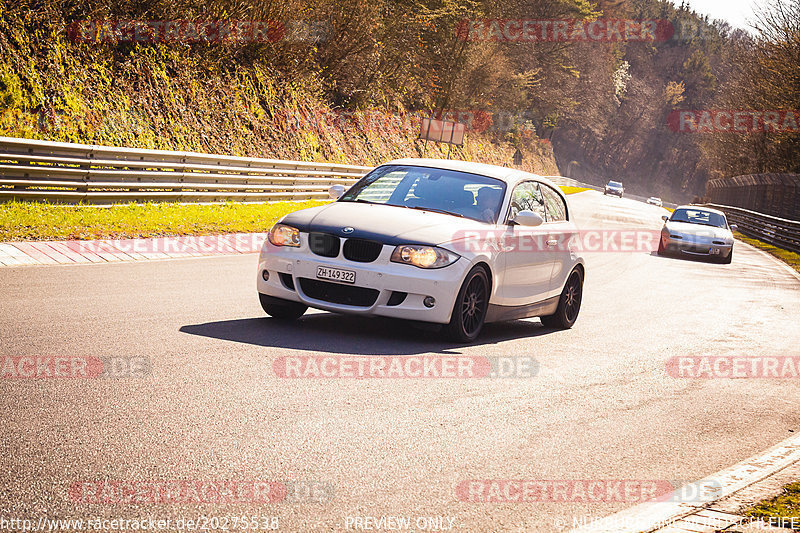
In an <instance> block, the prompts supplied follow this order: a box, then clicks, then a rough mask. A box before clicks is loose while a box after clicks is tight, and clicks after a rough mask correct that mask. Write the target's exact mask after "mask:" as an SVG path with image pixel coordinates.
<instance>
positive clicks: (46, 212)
mask: <svg viewBox="0 0 800 533" xmlns="http://www.w3.org/2000/svg"><path fill="white" fill-rule="evenodd" d="M324 203H325V202H322V201H306V202H278V203H272V204H237V203H227V204H220V205H191V204H176V203H146V204H123V205H115V206H112V207H92V206H86V205H57V204H46V203H38V202H17V201H11V202H6V203H3V204H0V241H23V240H26V241H37V240H65V239H80V240H87V239H106V238H109V239H124V238H141V237H160V236H167V235H170V236H173V235H213V234H220V233H239V232H243V233H245V232H262V231H267V230H268V229H269V228H270V227H271V226H272V224H274V223H275V221H276V220H278V219H279V218H280V217H282V216H283V215H285V214H286V213H290V212H292V211H297V210H298V209H303V208H306V207H313V206H316V205H322V204H324Z"/></svg>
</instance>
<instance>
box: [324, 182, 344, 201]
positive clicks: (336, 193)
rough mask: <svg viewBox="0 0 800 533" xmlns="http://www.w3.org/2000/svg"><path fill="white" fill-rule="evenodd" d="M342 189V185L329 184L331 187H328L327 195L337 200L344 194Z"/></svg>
mask: <svg viewBox="0 0 800 533" xmlns="http://www.w3.org/2000/svg"><path fill="white" fill-rule="evenodd" d="M344 190H345V189H344V185H331V188H330V189H328V196H330V197H331V198H333V199H334V200H338V199H339V198H341V197H342V195H343V194H344Z"/></svg>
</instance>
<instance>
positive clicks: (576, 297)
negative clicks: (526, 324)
mask: <svg viewBox="0 0 800 533" xmlns="http://www.w3.org/2000/svg"><path fill="white" fill-rule="evenodd" d="M582 300H583V275H582V274H581V272H580V270H578V269H575V270H573V271H572V273H570V275H569V277H568V278H567V282H566V283H565V284H564V290H562V291H561V296H560V297H559V299H558V308H557V309H556V312H555V313H554V314H552V315H549V316H543V317H540V319H541V321H542V324H544V325H545V326H547V327H548V328H556V329H569V328H571V327H572V326H573V325H574V324H575V321H576V320H578V313H580V310H581V301H582Z"/></svg>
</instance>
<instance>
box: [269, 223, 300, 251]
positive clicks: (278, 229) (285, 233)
mask: <svg viewBox="0 0 800 533" xmlns="http://www.w3.org/2000/svg"><path fill="white" fill-rule="evenodd" d="M267 238H268V239H269V242H271V243H272V244H274V245H275V246H300V230H299V229H297V228H293V227H291V226H287V225H286V224H275V225H274V226H272V229H271V230H269V233H268V234H267Z"/></svg>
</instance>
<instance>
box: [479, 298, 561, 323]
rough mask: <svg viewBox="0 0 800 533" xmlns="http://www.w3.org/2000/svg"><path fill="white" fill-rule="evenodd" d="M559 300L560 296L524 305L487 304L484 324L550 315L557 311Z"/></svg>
mask: <svg viewBox="0 0 800 533" xmlns="http://www.w3.org/2000/svg"><path fill="white" fill-rule="evenodd" d="M559 298H561V295H558V296H553V297H551V298H548V299H547V300H542V301H541V302H536V303H533V304H526V305H513V306H512V305H497V304H489V309H488V310H487V312H486V322H501V321H504V320H517V319H520V318H530V317H534V316H548V315H552V314H554V313H555V312H556V309H558V300H559Z"/></svg>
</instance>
